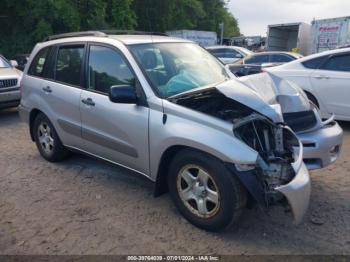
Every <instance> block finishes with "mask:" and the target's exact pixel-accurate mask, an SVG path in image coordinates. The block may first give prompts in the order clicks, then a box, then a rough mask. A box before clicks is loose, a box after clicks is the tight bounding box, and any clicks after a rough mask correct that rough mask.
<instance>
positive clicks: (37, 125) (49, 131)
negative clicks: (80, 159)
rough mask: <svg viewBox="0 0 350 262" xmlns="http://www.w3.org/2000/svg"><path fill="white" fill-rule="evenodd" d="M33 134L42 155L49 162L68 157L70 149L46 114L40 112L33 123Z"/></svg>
mask: <svg viewBox="0 0 350 262" xmlns="http://www.w3.org/2000/svg"><path fill="white" fill-rule="evenodd" d="M33 134H34V138H35V143H36V146H37V148H38V150H39V153H40V155H41V156H42V157H43V158H45V159H46V160H47V161H49V162H59V161H62V160H64V159H66V158H67V157H68V155H69V151H68V150H67V149H66V148H65V147H64V146H63V144H62V142H61V140H60V138H59V137H58V135H57V132H56V130H55V128H54V126H53V125H52V123H51V122H50V120H49V119H48V118H47V116H45V115H44V114H38V115H37V117H36V118H35V120H34V124H33Z"/></svg>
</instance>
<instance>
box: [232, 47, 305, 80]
mask: <svg viewBox="0 0 350 262" xmlns="http://www.w3.org/2000/svg"><path fill="white" fill-rule="evenodd" d="M302 57H303V56H302V55H301V54H298V53H291V52H261V53H253V54H251V55H249V56H247V57H245V58H243V59H240V60H238V61H237V62H235V63H234V64H232V65H229V69H230V71H231V72H232V73H233V74H235V75H236V76H245V75H252V74H257V73H261V72H262V69H263V68H266V67H272V66H277V65H281V64H284V63H288V62H291V61H294V60H296V59H299V58H302Z"/></svg>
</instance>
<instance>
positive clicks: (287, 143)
mask: <svg viewBox="0 0 350 262" xmlns="http://www.w3.org/2000/svg"><path fill="white" fill-rule="evenodd" d="M233 132H234V134H235V136H236V137H237V138H239V139H240V140H241V141H243V142H244V143H246V144H247V145H248V146H250V147H251V148H253V149H254V150H256V151H257V152H258V153H259V156H258V159H257V162H256V165H254V166H251V165H250V166H249V165H242V164H236V165H235V169H236V170H235V171H236V173H237V174H238V176H239V178H240V180H241V181H242V183H243V184H244V185H245V186H246V188H247V189H248V191H249V192H250V193H251V195H252V196H253V197H254V198H255V199H256V200H257V202H258V203H259V204H261V205H262V206H264V207H266V208H268V207H269V206H270V205H273V204H275V203H278V202H281V201H282V200H284V197H285V198H286V199H287V200H288V202H289V204H290V206H291V208H292V211H293V215H294V219H295V221H296V223H300V221H301V220H302V218H303V216H304V214H305V212H306V210H307V208H308V203H309V197H310V178H309V174H308V171H307V169H306V167H305V165H304V163H303V162H302V150H303V149H302V144H301V143H300V142H299V140H298V139H297V137H296V136H295V134H294V132H293V131H292V130H291V129H290V128H289V127H287V126H284V125H283V124H275V123H273V122H271V121H270V120H269V119H268V118H266V117H264V116H262V115H260V114H257V113H252V114H251V115H249V116H247V117H245V118H242V119H237V120H233Z"/></svg>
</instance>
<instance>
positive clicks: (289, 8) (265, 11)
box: [228, 0, 350, 36]
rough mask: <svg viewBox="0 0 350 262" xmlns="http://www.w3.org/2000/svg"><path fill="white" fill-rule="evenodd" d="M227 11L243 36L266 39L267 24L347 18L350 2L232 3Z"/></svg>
mask: <svg viewBox="0 0 350 262" xmlns="http://www.w3.org/2000/svg"><path fill="white" fill-rule="evenodd" d="M228 8H229V10H230V11H231V12H232V14H233V15H234V16H235V17H236V18H237V19H238V23H239V27H240V30H241V34H244V35H246V36H251V35H266V31H267V25H269V24H282V23H292V22H306V23H311V21H312V20H313V18H315V19H323V18H334V17H340V16H350V0H231V1H230V2H229V3H228Z"/></svg>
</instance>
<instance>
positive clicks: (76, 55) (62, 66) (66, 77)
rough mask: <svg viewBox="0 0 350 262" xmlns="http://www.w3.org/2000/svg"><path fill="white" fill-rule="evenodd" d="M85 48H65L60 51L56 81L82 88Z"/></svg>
mask: <svg viewBox="0 0 350 262" xmlns="http://www.w3.org/2000/svg"><path fill="white" fill-rule="evenodd" d="M83 55H84V46H83V45H79V46H63V47H60V48H59V49H58V53H57V60H56V68H55V79H56V80H57V81H59V82H62V83H66V84H69V85H74V86H80V84H81V67H82V61H83Z"/></svg>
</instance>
